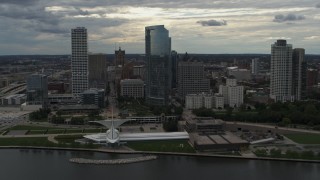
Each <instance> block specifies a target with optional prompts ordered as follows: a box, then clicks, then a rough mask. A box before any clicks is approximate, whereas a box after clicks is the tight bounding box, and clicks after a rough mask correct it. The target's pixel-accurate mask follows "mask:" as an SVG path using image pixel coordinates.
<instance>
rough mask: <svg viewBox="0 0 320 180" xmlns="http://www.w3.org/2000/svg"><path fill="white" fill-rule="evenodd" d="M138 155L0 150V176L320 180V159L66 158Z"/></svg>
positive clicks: (21, 179) (8, 179)
mask: <svg viewBox="0 0 320 180" xmlns="http://www.w3.org/2000/svg"><path fill="white" fill-rule="evenodd" d="M134 156H137V155H123V154H104V153H91V152H77V151H54V150H52V151H47V150H19V149H8V150H6V149H5V150H0V179H1V180H38V179H39V180H73V179H74V180H86V179H88V180H98V179H99V180H100V179H112V180H122V179H124V180H154V179H176V180H202V179H210V180H213V179H218V180H229V179H230V180H233V179H239V180H278V179H279V180H320V164H316V163H296V162H281V161H257V160H240V159H221V158H208V157H185V156H159V158H158V159H157V160H154V161H146V162H140V163H135V164H121V165H84V164H73V163H70V162H69V159H70V158H91V159H118V158H128V157H134Z"/></svg>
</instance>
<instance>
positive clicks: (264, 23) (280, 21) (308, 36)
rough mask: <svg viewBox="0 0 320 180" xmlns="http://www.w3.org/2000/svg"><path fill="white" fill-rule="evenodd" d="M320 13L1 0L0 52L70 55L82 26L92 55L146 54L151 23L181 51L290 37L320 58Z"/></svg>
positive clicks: (287, 6) (261, 46)
mask: <svg viewBox="0 0 320 180" xmlns="http://www.w3.org/2000/svg"><path fill="white" fill-rule="evenodd" d="M319 9H320V3H319V2H317V1H315V0H307V1H303V2H301V1H298V0H284V1H281V2H279V1H276V0H271V1H253V0H245V1H232V2H225V1H220V0H215V1H209V0H204V1H201V2H196V1H191V0H177V1H174V2H170V1H168V0H162V1H151V2H150V1H147V0H139V1H127V0H125V1H121V2H118V1H107V2H101V1H84V0H70V1H67V2H64V1H61V0H57V1H48V0H44V1H40V0H25V1H17V0H10V1H9V0H3V1H1V2H0V23H1V24H2V25H3V27H6V28H3V29H2V30H1V31H0V42H1V43H0V55H16V54H26V55H28V54H70V52H71V49H70V43H71V42H70V36H71V32H70V29H72V28H74V27H82V26H84V27H86V28H87V29H88V38H89V39H88V43H89V47H90V48H89V50H90V51H91V52H94V53H96V52H101V53H108V54H112V53H113V52H114V50H115V47H118V46H121V47H122V48H123V49H125V50H126V52H127V53H128V54H130V53H141V54H143V53H144V28H145V27H146V26H153V25H164V26H165V27H166V28H167V29H168V30H169V31H170V36H171V37H172V49H174V50H176V51H177V52H179V53H183V52H186V51H187V52H189V53H199V54H201V53H203V54H223V53H228V54H231V53H266V54H269V53H270V44H271V43H272V42H274V41H275V40H276V39H286V40H287V41H288V42H289V43H290V44H295V47H301V48H305V49H306V54H320V51H319V49H320V44H319V40H320V34H319V31H318V28H319V22H320V14H319V13H318V11H319ZM244 42H245V44H244ZM239 47H241V48H239Z"/></svg>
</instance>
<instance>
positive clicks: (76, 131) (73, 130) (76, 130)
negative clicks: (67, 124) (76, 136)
mask: <svg viewBox="0 0 320 180" xmlns="http://www.w3.org/2000/svg"><path fill="white" fill-rule="evenodd" d="M82 131H83V129H67V131H66V134H72V133H82Z"/></svg>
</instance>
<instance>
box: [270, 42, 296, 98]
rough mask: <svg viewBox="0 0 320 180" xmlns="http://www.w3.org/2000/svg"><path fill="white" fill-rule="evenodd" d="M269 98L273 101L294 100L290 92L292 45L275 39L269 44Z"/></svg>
mask: <svg viewBox="0 0 320 180" xmlns="http://www.w3.org/2000/svg"><path fill="white" fill-rule="evenodd" d="M270 98H271V99H273V100H274V101H281V102H286V101H294V96H293V93H292V45H291V44H287V41H286V40H277V42H276V43H274V44H272V45H271V74H270Z"/></svg>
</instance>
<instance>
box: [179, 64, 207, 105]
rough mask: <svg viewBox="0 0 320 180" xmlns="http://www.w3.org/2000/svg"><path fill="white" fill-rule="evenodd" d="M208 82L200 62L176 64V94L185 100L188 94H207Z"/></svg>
mask: <svg viewBox="0 0 320 180" xmlns="http://www.w3.org/2000/svg"><path fill="white" fill-rule="evenodd" d="M209 91H210V80H209V79H207V78H206V77H205V72H204V65H203V63H202V62H185V61H181V62H179V64H178V94H179V97H180V98H181V99H183V100H184V99H185V97H186V95H188V94H199V93H209Z"/></svg>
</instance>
